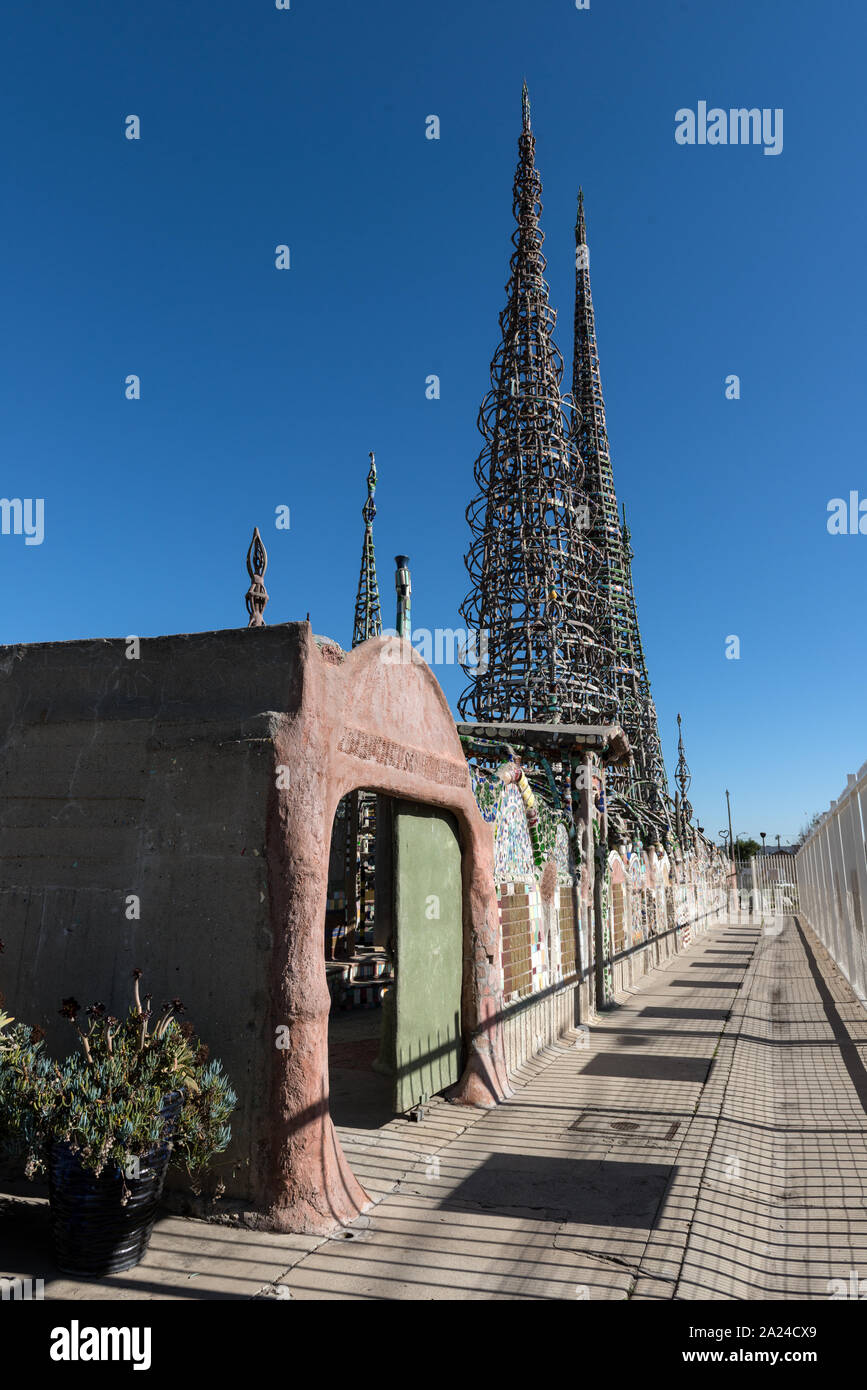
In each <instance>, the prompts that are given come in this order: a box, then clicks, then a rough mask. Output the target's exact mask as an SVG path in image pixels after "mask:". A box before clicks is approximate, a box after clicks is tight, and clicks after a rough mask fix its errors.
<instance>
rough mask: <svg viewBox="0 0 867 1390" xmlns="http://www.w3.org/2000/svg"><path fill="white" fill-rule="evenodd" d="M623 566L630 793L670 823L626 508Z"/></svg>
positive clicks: (665, 782) (668, 798)
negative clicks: (633, 729)
mask: <svg viewBox="0 0 867 1390" xmlns="http://www.w3.org/2000/svg"><path fill="white" fill-rule="evenodd" d="M621 545H622V550H623V566H624V574H625V577H626V592H627V607H628V612H629V633H630V637H629V641H630V651H631V655H632V663H633V670H634V674H635V685H634V688H635V690H636V691H637V699H638V708H639V728H638V732H637V734H636V744H635V747H636V749H637V752H636V755H635V770H634V776H633V780H632V783H631V785H630V791H632V792H633V793H634V794H635V795H637V797H638V800H639V801H641V802H642V803H643V804H644V805H646V806H647V807H649V809H650V810H651V811H655V812H659V813H661V814H662V815H663V817H664V819H665V820H666V821H667V822H669V823H670V818H669V814H668V803H669V801H670V797H669V792H668V776H667V774H666V771H665V759H664V757H663V756H662V743H661V741H660V738H659V726H658V723H657V718H656V705H655V704H654V703H653V696H652V695H651V693H650V677H649V676H648V674H647V662H646V661H645V659H644V647H643V646H642V643H641V630H640V628H639V626H638V609H637V607H636V603H635V588H634V585H633V583H632V560H633V550H632V540H631V536H630V533H629V527H628V526H627V525H626V508H625V507H624V509H623V529H622V531H621Z"/></svg>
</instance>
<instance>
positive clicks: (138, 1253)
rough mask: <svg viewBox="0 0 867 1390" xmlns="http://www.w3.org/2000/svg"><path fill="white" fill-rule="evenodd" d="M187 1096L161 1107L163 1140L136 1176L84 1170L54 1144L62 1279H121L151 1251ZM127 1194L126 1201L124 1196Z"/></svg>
mask: <svg viewBox="0 0 867 1390" xmlns="http://www.w3.org/2000/svg"><path fill="white" fill-rule="evenodd" d="M182 1103H183V1095H182V1093H181V1092H179V1091H176V1092H173V1093H172V1095H170V1096H167V1097H166V1099H165V1102H164V1103H163V1108H162V1112H161V1113H162V1114H163V1116H164V1118H165V1120H166V1124H165V1126H164V1130H163V1138H162V1140H161V1141H160V1143H159V1144H156V1145H154V1147H153V1148H152V1149H150V1150H149V1151H148V1152H147V1153H145V1154H141V1155H140V1156H139V1159H138V1164H137V1165H136V1167H137V1175H136V1176H134V1177H133V1176H130V1177H124V1174H123V1172H122V1171H121V1169H120V1168H117V1167H109V1166H107V1167H105V1168H104V1169H103V1171H102V1172H101V1173H100V1175H99V1177H96V1175H95V1174H94V1173H93V1172H91V1171H90V1169H88V1168H84V1167H82V1165H81V1162H80V1160H79V1157H78V1155H77V1154H75V1153H72V1152H71V1150H70V1148H69V1145H68V1144H63V1143H57V1144H52V1146H51V1153H50V1155H49V1165H48V1193H49V1199H50V1206H51V1226H52V1231H53V1235H54V1250H55V1256H56V1259H57V1266H58V1268H59V1269H60V1270H61V1271H62V1272H63V1273H64V1274H78V1275H85V1276H89V1277H91V1278H93V1277H95V1276H97V1275H101V1274H117V1273H119V1272H120V1271H121V1270H124V1269H132V1268H133V1267H134V1266H135V1265H137V1264H138V1262H139V1260H141V1258H142V1256H143V1255H144V1253H145V1251H146V1250H147V1248H148V1242H149V1241H150V1238H151V1232H152V1231H153V1228H154V1222H155V1221H156V1218H157V1212H158V1210H159V1204H160V1198H161V1196H162V1191H163V1183H164V1181H165V1176H166V1169H167V1168H168V1166H169V1158H170V1157H171V1149H172V1144H171V1136H172V1134H173V1132H174V1128H175V1124H176V1122H177V1118H178V1115H179V1114H180V1109H181V1105H182ZM125 1191H126V1195H127V1201H126V1202H124V1201H123V1197H124V1195H125Z"/></svg>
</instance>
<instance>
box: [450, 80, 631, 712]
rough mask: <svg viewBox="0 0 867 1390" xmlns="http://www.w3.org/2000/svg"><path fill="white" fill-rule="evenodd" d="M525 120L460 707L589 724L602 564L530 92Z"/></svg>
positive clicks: (470, 516)
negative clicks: (475, 652)
mask: <svg viewBox="0 0 867 1390" xmlns="http://www.w3.org/2000/svg"><path fill="white" fill-rule="evenodd" d="M522 116H523V120H522V129H521V134H520V138H519V140H518V166H517V171H516V173H515V180H514V191H513V211H514V216H515V222H516V224H517V225H516V229H515V231H514V233H513V235H512V243H513V246H514V251H513V253H512V257H511V261H510V270H511V274H510V278H509V282H508V285H507V287H506V294H507V302H506V307H505V309H504V310H503V312H502V313H501V314H500V319H499V323H500V333H501V341H500V345H499V347H498V348H497V351H496V353H495V354H494V358H493V361H492V363H491V390H490V392H489V393H488V395H487V396H486V397H485V400H484V402H483V403H482V407H481V410H480V412H479V419H478V425H479V430H480V432H481V434H482V436H483V438H484V441H485V442H484V446H483V448H482V452H481V454H480V455H479V457H478V459H477V461H476V465H475V469H474V476H475V480H476V483H477V485H478V488H479V491H478V494H477V496H476V497H475V498H474V500H473V501H472V502H471V503H470V506H469V508H468V509H467V520H468V522H469V525H470V529H471V532H472V537H473V539H472V542H471V545H470V550H469V553H468V555H467V556H466V564H467V569H468V571H469V575H470V580H471V583H472V589H471V592H470V594H469V596H468V597H467V599H466V600H465V601H464V603H463V605H462V607H461V614H462V616H463V617H464V619H465V621H466V622H467V625H468V627H469V628H470V630H471V631H475V633H476V634H478V638H479V640H482V638H481V634H486V635H487V637H486V640H487V655H486V658H485V661H484V662H479V663H478V665H477V666H476V667H471V666H469V665H467V666H465V668H464V669H465V670H466V671H467V674H468V675H470V676H471V681H470V684H469V685H468V686H467V688H466V689H465V690H464V692H463V694H462V695H461V698H460V700H459V701H458V708H459V709H460V711H461V714H462V716H463V717H465V718H466V717H467V715H468V713H469V714H470V716H471V717H472V718H475V719H477V720H482V719H487V720H497V721H510V720H517V721H523V722H531V723H550V722H564V723H566V722H568V723H596V722H598V721H599V719H600V718H601V717H603V714H604V708H605V700H604V698H603V694H604V692H603V689H602V685H601V673H600V665H601V662H600V652H599V650H598V648H597V644H596V636H595V633H596V625H597V620H598V613H597V603H598V598H599V589H598V586H597V580H596V567H597V565H598V556H597V555H596V553H595V552H594V549H593V546H592V544H591V543H590V541H589V538H588V534H587V524H586V523H587V514H588V504H587V498H586V496H585V493H584V490H583V469H582V465H581V459H580V457H579V454H578V451H577V449H576V447H575V443H574V439H573V434H572V430H571V425H570V422H569V418H568V415H567V410H568V408H569V407H570V405H571V402H570V401H569V399H568V397H567V398H564V397H563V396H562V395H561V390H560V388H561V383H562V378H563V359H562V356H561V355H560V352H559V350H558V348H557V346H556V344H555V342H554V340H553V336H552V334H553V328H554V324H555V321H556V315H555V312H554V310H553V309H552V307H551V305H550V303H549V300H548V286H547V284H546V282H545V279H544V271H545V257H544V256H543V254H542V242H543V234H542V231H541V228H540V226H539V214H540V212H541V206H542V203H541V194H542V185H541V182H540V179H539V175H538V173H537V172H536V166H535V139H534V136H533V132H532V128H531V123H530V102H529V97H528V94H527V87H526V83H525V84H524V89H523V93H522Z"/></svg>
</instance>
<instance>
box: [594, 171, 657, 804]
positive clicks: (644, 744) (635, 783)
mask: <svg viewBox="0 0 867 1390" xmlns="http://www.w3.org/2000/svg"><path fill="white" fill-rule="evenodd" d="M572 399H573V402H574V405H575V411H574V415H573V424H574V439H575V445H576V448H577V450H578V452H579V453H580V455H581V458H582V459H583V461H584V469H585V487H586V489H587V496H588V502H589V506H590V531H589V539H590V541H591V543H592V545H593V547H594V549H596V550H597V551H598V552H599V554H600V556H601V563H600V566H599V589H600V599H601V614H600V627H599V640H600V645H601V646H602V647H603V648H604V651H605V659H606V663H607V668H608V670H607V679H606V680H605V682H604V684H605V690H606V695H607V696H608V699H609V701H610V704H609V706H608V708H607V709H606V715H607V717H608V718H611V719H616V720H617V721H618V722H619V723H620V725H621V726H622V728H623V730H624V732H625V733H626V735H627V737H628V739H629V743H630V746H631V748H632V751H633V757H634V763H633V765H632V767H631V768H623V769H620V768H614V769H612V771H611V773H610V774H609V775H610V777H611V785H612V789H613V790H614V791H615V792H621V793H623V794H625V795H626V796H628V797H629V798H630V800H636V801H638V802H640V803H642V804H643V805H644V806H646V807H648V808H649V809H651V810H653V811H656V812H657V813H659V814H661V816H662V819H663V821H665V822H667V821H668V810H667V798H668V783H667V778H666V773H665V762H664V759H663V757H662V749H661V745H660V740H659V731H658V729H657V722H656V710H655V707H654V704H653V699H652V697H651V693H650V682H649V679H648V675H647V666H646V663H645V660H644V651H643V648H642V644H641V633H640V631H639V627H638V616H637V610H636V606H635V591H634V588H633V584H632V550H631V547H630V539H629V531H628V529H627V526H626V518H625V515H624V519H623V525H622V527H621V524H620V518H619V517H618V510H617V494H616V492H615V488H614V473H613V470H612V467H611V450H610V447H609V443H608V427H607V425H606V421H605V401H604V399H603V396H602V378H601V374H600V370H599V347H598V344H597V341H596V318H595V314H594V311H593V295H592V293H591V289H590V253H589V250H588V247H587V224H586V218H585V213H584V193H583V191H582V190H579V192H578V215H577V218H576V222H575V347H574V356H573V361H572Z"/></svg>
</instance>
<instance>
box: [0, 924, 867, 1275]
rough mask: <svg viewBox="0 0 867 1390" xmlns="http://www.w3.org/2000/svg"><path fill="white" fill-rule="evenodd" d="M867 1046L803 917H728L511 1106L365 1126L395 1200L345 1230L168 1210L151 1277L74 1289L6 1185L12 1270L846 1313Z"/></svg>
mask: <svg viewBox="0 0 867 1390" xmlns="http://www.w3.org/2000/svg"><path fill="white" fill-rule="evenodd" d="M586 1044H589V1045H586ZM865 1050H867V1013H865V1011H864V1009H863V1008H862V1007H861V1005H860V1004H859V1003H858V1002H857V1000H856V999H855V997H854V995H853V993H852V990H851V989H850V987H849V985H848V984H847V982H846V981H845V980H844V979H843V977H842V976H841V975H840V974H839V972H838V971H837V969H836V967H835V966H834V965H833V964H832V963H831V962H830V960H829V959H828V957H827V955H826V954H825V952H824V951H823V950H822V948H821V947H820V946H819V945H818V943H817V942H816V940H815V938H814V937H813V936H812V933H810V931H809V929H807V928H806V927H805V926H803V924H799V923H797V922H795V921H793V920H791V919H789V920H787V921H786V923H785V926H784V927H783V929H782V931H780V932H778V933H777V934H775V935H770V934H768V935H764V934H762V933H761V932H760V931H759V930H758V929H757V928H751V927H746V926H729V927H726V926H723V927H717V928H714V929H712V930H711V931H710V932H709V933H708V934H707V935H705V936H702V937H701V938H699V940H698V942H697V943H695V944H694V945H693V946H692V947H691V948H690V949H689V950H688V951H686V952H684V953H682V954H681V955H679V956H677V957H674V958H673V959H671V960H669V961H668V962H666V964H665V965H664V966H663V967H661V968H659V969H657V970H655V971H653V972H652V973H651V974H649V975H647V976H645V977H644V978H643V979H642V980H641V982H640V983H639V984H638V985H637V986H636V987H635V988H634V989H633V990H631V991H629V992H628V993H627V994H625V995H622V996H620V998H619V999H618V1001H617V1003H616V1004H615V1006H613V1007H612V1008H611V1009H610V1010H607V1011H606V1012H605V1014H604V1015H603V1016H602V1017H601V1018H600V1019H599V1020H598V1021H597V1022H596V1023H595V1024H594V1025H593V1027H592V1029H591V1030H590V1033H589V1036H588V1034H587V1033H582V1032H579V1033H577V1034H572V1035H570V1036H569V1037H567V1038H564V1039H563V1041H562V1043H561V1045H559V1046H558V1047H556V1048H550V1049H548V1050H547V1052H545V1053H543V1054H542V1055H541V1056H539V1057H537V1058H536V1059H534V1061H533V1062H532V1063H530V1064H528V1066H526V1067H525V1068H524V1070H523V1072H522V1073H521V1075H520V1077H519V1078H518V1084H517V1085H516V1089H515V1094H514V1096H513V1097H512V1099H511V1100H509V1101H508V1102H507V1103H506V1104H504V1105H502V1106H500V1107H499V1108H498V1109H497V1110H494V1111H486V1112H479V1111H468V1110H465V1109H461V1108H457V1107H453V1106H450V1105H447V1104H445V1103H444V1102H442V1101H439V1102H435V1103H434V1104H433V1105H432V1106H431V1109H430V1111H429V1112H428V1115H427V1117H426V1118H425V1120H423V1121H422V1122H421V1123H419V1124H416V1123H413V1122H411V1121H408V1120H393V1121H391V1122H390V1123H389V1124H387V1125H386V1126H384V1127H383V1128H382V1129H379V1130H346V1129H344V1130H342V1131H341V1138H342V1140H343V1142H344V1144H345V1147H346V1150H347V1153H348V1155H349V1158H350V1162H351V1163H352V1165H353V1168H354V1170H355V1172H356V1173H357V1174H358V1176H359V1178H360V1179H361V1181H362V1182H363V1183H364V1185H365V1186H366V1188H367V1190H368V1192H369V1193H370V1194H371V1196H372V1197H374V1198H376V1199H377V1201H376V1205H375V1206H374V1207H373V1208H371V1210H370V1211H369V1212H368V1213H367V1214H366V1215H365V1216H363V1217H362V1218H360V1220H359V1221H358V1222H356V1223H355V1225H354V1226H353V1227H352V1228H350V1229H348V1230H345V1231H343V1232H341V1233H340V1235H338V1236H337V1237H331V1238H328V1239H325V1240H323V1239H322V1238H321V1237H314V1236H310V1237H306V1236H294V1237H293V1236H278V1235H269V1234H265V1233H261V1232H253V1231H247V1230H243V1229H237V1228H235V1227H232V1226H228V1225H218V1224H209V1223H205V1222H199V1221H191V1220H183V1219H180V1218H176V1217H167V1218H165V1219H164V1220H162V1221H161V1222H160V1223H159V1225H158V1227H157V1229H156V1231H155V1233H154V1237H153V1240H152V1244H151V1248H150V1250H149V1252H148V1255H147V1257H146V1258H145V1260H144V1261H143V1263H142V1264H141V1265H140V1266H139V1267H138V1268H137V1269H135V1270H132V1271H130V1272H129V1273H128V1274H123V1275H115V1276H112V1277H110V1278H107V1279H104V1280H101V1281H94V1282H91V1281H80V1282H74V1281H72V1280H69V1279H67V1278H64V1277H63V1276H60V1275H57V1276H56V1277H54V1275H53V1274H52V1269H53V1265H52V1260H51V1247H50V1242H49V1239H48V1230H47V1222H46V1213H45V1203H44V1202H41V1201H39V1200H35V1199H32V1198H31V1199H29V1200H24V1199H22V1198H21V1197H20V1196H16V1197H14V1198H12V1199H10V1200H9V1201H8V1203H5V1210H4V1209H3V1206H4V1198H3V1196H2V1194H0V1273H2V1272H8V1273H12V1274H17V1275H19V1276H21V1275H23V1276H25V1277H27V1276H30V1277H38V1278H44V1279H45V1297H46V1298H47V1299H49V1298H51V1299H67V1298H74V1299H92V1298H100V1299H142V1298H144V1299H153V1298H159V1299H185V1298H191V1299H213V1298H230V1299H238V1298H241V1299H243V1298H250V1297H257V1296H258V1297H272V1298H287V1297H291V1298H293V1299H319V1298H329V1299H331V1298H350V1299H369V1298H374V1299H382V1298H386V1299H438V1298H441V1299H452V1298H462V1299H466V1298H472V1299H500V1298H506V1299H530V1298H557V1299H563V1298H566V1299H576V1298H577V1299H601V1298H604V1299H627V1298H635V1299H671V1298H678V1299H719V1298H735V1299H767V1298H790V1299H806V1298H816V1299H827V1298H829V1297H830V1296H831V1294H832V1293H833V1292H834V1291H835V1290H834V1287H833V1286H832V1285H831V1284H830V1283H829V1281H832V1280H839V1281H840V1288H841V1289H845V1288H846V1287H851V1282H852V1277H853V1275H852V1272H853V1271H854V1278H855V1279H856V1280H857V1279H858V1278H861V1277H863V1278H865V1279H867V1215H865V1211H864V1189H865V1182H867V1151H865V1150H867V1114H865V1110H867V1072H865V1068H864V1058H865ZM862 1257H863V1261H862V1263H863V1269H861V1268H860V1266H859V1260H862ZM865 1289H867V1284H865ZM838 1292H839V1290H838Z"/></svg>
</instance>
